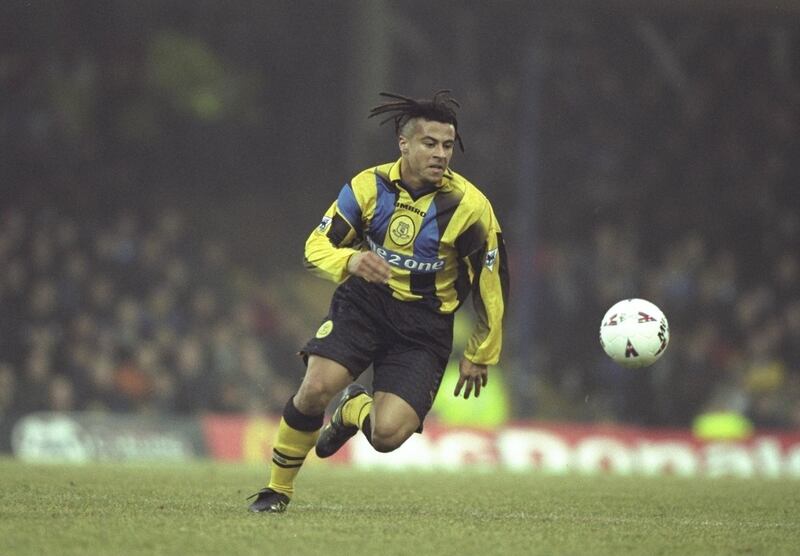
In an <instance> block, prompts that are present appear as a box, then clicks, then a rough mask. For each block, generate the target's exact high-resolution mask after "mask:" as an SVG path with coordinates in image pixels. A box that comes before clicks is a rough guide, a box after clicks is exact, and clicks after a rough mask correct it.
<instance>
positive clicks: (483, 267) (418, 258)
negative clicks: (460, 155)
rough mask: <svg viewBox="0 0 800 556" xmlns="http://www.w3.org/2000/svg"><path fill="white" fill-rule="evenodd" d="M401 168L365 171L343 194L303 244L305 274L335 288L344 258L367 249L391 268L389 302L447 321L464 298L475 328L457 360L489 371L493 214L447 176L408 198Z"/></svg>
mask: <svg viewBox="0 0 800 556" xmlns="http://www.w3.org/2000/svg"><path fill="white" fill-rule="evenodd" d="M400 164H401V160H398V161H396V162H391V163H388V164H383V165H380V166H377V167H374V168H370V169H368V170H364V171H363V172H361V173H359V174H358V175H357V176H355V177H354V178H353V179H352V180H351V181H350V183H347V184H345V185H344V187H342V189H341V191H340V193H339V197H338V198H337V199H336V201H335V202H334V203H333V204H332V205H331V206H330V208H329V209H328V211H327V212H326V213H325V215H324V216H323V218H322V222H321V223H320V225H319V226H318V227H317V228H316V229H315V230H314V231H313V232H312V233H311V235H310V236H309V238H308V241H307V242H306V246H305V264H306V267H307V268H309V269H310V270H312V271H313V272H315V273H317V274H318V275H320V276H322V277H324V278H327V279H330V280H333V281H334V282H342V281H344V280H345V279H346V278H347V276H348V273H347V262H348V260H349V259H350V256H351V255H353V254H354V253H356V252H358V251H360V250H367V249H370V250H372V251H374V252H375V253H377V254H378V255H380V256H381V257H382V258H383V259H385V260H386V261H387V262H388V263H389V264H390V265H391V267H392V277H391V279H390V281H389V283H388V287H389V288H390V289H391V291H392V295H393V296H394V297H395V298H396V299H399V300H402V301H419V300H422V301H423V302H425V303H427V304H428V305H429V306H430V307H431V308H432V309H433V310H435V311H438V312H440V313H452V312H454V311H455V310H456V309H458V308H459V307H460V306H461V304H462V303H463V302H464V300H465V299H466V298H467V296H468V295H469V293H470V291H471V292H472V295H473V303H474V306H475V312H476V316H477V324H476V327H475V331H474V333H473V335H472V337H471V339H470V341H469V342H468V344H467V348H466V350H465V353H464V355H465V356H466V357H467V358H468V359H469V360H470V361H472V362H474V363H478V364H485V365H493V364H495V363H497V361H498V359H499V357H500V349H501V346H502V318H503V312H504V309H505V305H506V302H507V296H508V266H507V261H506V253H505V246H504V243H503V235H502V231H501V229H500V224H499V223H498V221H497V218H496V217H495V215H494V211H493V210H492V206H491V204H490V203H489V200H488V199H487V198H486V197H485V196H484V195H483V193H481V192H480V191H479V190H478V188H477V187H475V186H474V185H473V184H472V183H470V182H469V181H467V180H466V179H465V178H464V177H462V176H460V175H459V174H457V173H455V172H453V171H451V170H448V171H447V172H445V175H444V178H443V179H442V183H441V184H439V185H438V186H435V187H433V186H432V187H431V188H429V189H426V190H420V191H413V190H409V189H407V188H406V187H405V186H404V184H403V182H402V181H401V179H400Z"/></svg>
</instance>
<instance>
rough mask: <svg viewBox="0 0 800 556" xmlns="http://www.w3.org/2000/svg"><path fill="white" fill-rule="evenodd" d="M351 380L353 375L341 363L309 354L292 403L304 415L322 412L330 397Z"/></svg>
mask: <svg viewBox="0 0 800 556" xmlns="http://www.w3.org/2000/svg"><path fill="white" fill-rule="evenodd" d="M351 382H353V376H352V375H351V374H350V371H348V370H347V368H346V367H345V366H344V365H342V364H341V363H337V362H336V361H334V360H333V359H328V358H327V357H321V356H319V355H309V357H308V366H307V367H306V374H305V377H303V382H302V384H300V389H299V390H298V391H297V395H296V396H295V397H294V405H295V407H296V408H297V409H299V410H300V411H301V412H302V413H305V414H306V415H317V414H319V413H322V412H324V411H325V408H326V407H327V406H328V403H329V402H330V401H331V399H332V398H333V397H334V396H335V395H336V394H337V393H338V392H340V391H341V390H342V389H343V388H345V387H346V386H347V385H348V384H350V383H351Z"/></svg>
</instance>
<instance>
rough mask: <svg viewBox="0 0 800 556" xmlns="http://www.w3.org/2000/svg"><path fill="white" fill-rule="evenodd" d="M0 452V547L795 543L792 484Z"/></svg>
mask: <svg viewBox="0 0 800 556" xmlns="http://www.w3.org/2000/svg"><path fill="white" fill-rule="evenodd" d="M264 476H265V475H264V470H263V469H261V468H254V467H251V466H245V465H241V466H235V465H219V464H210V463H209V464H191V465H185V466H165V465H154V466H146V465H135V466H134V465H120V464H118V465H113V464H106V465H87V466H61V465H58V466H56V465H25V464H21V463H18V462H15V461H13V460H7V459H6V460H0V487H1V488H0V554H2V555H16V554H57V555H61V554H64V555H67V554H148V555H149V554H180V555H195V554H197V555H202V554H233V555H239V554H260V555H261V554H281V555H296V554H325V555H337V554H342V555H345V554H347V555H357V554H377V555H389V554H416V555H424V554H434V555H437V556H439V555H446V554H458V555H461V556H463V555H467V554H482V555H487V554H498V555H508V554H592V555H594V554H615V555H616V554H681V555H684V554H704V555H705V554H798V553H800V481H794V482H792V481H764V480H700V479H697V480H688V479H673V478H670V479H663V478H662V479H646V478H614V477H580V476H568V477H550V476H544V475H536V474H525V475H518V474H508V473H476V472H462V473H453V474H442V473H436V474H434V473H422V474H413V473H397V474H392V473H377V472H375V473H365V472H357V471H349V470H344V469H328V468H323V467H321V466H317V467H313V468H309V469H305V470H303V472H302V473H301V476H300V478H299V480H298V485H297V486H298V493H297V495H296V496H295V499H294V500H293V501H292V504H291V505H290V506H289V510H288V512H287V513H286V514H283V515H264V514H250V513H248V512H247V511H246V502H245V500H244V498H245V496H247V495H248V494H250V493H251V492H253V491H255V490H257V489H258V488H259V487H260V486H262V484H261V483H262V481H263V479H264Z"/></svg>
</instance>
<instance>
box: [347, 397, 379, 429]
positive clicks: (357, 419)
mask: <svg viewBox="0 0 800 556" xmlns="http://www.w3.org/2000/svg"><path fill="white" fill-rule="evenodd" d="M371 409H372V397H371V396H370V395H368V394H363V395H361V396H356V397H355V398H353V399H352V400H350V401H348V402H347V403H346V404H344V407H343V408H342V420H343V421H344V424H345V425H348V426H352V425H356V426H357V427H358V428H359V429H360V428H361V427H362V426H363V425H364V419H366V418H367V416H368V415H369V412H370V410H371Z"/></svg>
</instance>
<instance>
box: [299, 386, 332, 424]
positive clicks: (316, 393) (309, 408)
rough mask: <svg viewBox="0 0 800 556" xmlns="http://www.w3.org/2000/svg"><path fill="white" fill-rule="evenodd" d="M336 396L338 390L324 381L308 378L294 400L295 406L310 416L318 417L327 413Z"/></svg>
mask: <svg viewBox="0 0 800 556" xmlns="http://www.w3.org/2000/svg"><path fill="white" fill-rule="evenodd" d="M335 395H336V390H335V389H334V388H332V387H331V386H330V385H329V384H327V383H326V382H325V381H324V380H319V379H318V378H314V377H306V378H305V379H304V380H303V383H302V384H301V385H300V389H299V390H298V391H297V395H296V396H295V398H294V405H295V407H297V409H299V410H300V411H302V412H303V413H306V414H308V415H316V414H319V413H322V412H324V411H325V408H326V407H327V406H328V403H329V402H330V401H331V399H333V396H335Z"/></svg>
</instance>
